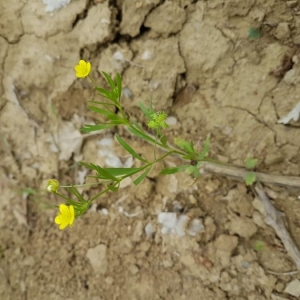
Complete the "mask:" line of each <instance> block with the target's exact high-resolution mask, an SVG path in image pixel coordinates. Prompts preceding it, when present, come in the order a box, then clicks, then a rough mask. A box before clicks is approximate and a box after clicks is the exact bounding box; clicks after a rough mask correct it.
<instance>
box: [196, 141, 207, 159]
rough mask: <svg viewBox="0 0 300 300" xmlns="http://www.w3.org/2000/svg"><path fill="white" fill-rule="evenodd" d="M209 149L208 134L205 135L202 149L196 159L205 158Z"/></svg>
mask: <svg viewBox="0 0 300 300" xmlns="http://www.w3.org/2000/svg"><path fill="white" fill-rule="evenodd" d="M209 149H210V140H209V136H207V138H206V140H205V142H204V146H203V150H202V151H201V152H200V154H199V155H198V159H203V158H205V157H206V156H207V155H208V152H209Z"/></svg>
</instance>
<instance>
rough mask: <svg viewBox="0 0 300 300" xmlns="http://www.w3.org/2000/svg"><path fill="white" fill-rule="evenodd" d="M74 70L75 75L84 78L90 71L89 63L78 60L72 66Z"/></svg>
mask: <svg viewBox="0 0 300 300" xmlns="http://www.w3.org/2000/svg"><path fill="white" fill-rule="evenodd" d="M74 70H75V71H76V76H77V77H78V78H85V77H86V76H88V75H89V74H90V72H91V63H89V62H86V61H85V60H80V61H79V64H78V65H76V66H75V67H74Z"/></svg>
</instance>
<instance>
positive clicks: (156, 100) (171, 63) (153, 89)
mask: <svg viewBox="0 0 300 300" xmlns="http://www.w3.org/2000/svg"><path fill="white" fill-rule="evenodd" d="M130 46H131V48H132V50H133V51H136V52H137V55H136V56H135V58H134V59H133V62H134V63H135V64H136V65H131V66H130V67H129V68H127V69H126V70H125V72H124V77H123V78H124V87H127V88H129V89H130V91H131V92H132V98H131V99H130V101H124V106H125V107H128V106H138V102H143V103H145V104H147V105H148V103H149V97H151V99H152V103H153V107H155V110H157V111H158V110H165V109H166V108H168V107H169V106H170V105H171V103H172V96H173V94H174V90H175V85H176V79H177V76H178V74H181V73H184V72H185V67H184V61H183V59H182V57H181V56H180V53H179V49H178V40H177V38H173V37H172V38H168V39H157V40H150V39H148V40H136V41H134V42H132V43H131V45H130ZM146 52H148V53H151V56H150V57H149V56H147V57H148V59H143V55H144V53H146ZM128 78H130V80H128Z"/></svg>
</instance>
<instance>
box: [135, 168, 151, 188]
mask: <svg viewBox="0 0 300 300" xmlns="http://www.w3.org/2000/svg"><path fill="white" fill-rule="evenodd" d="M151 169H152V167H149V168H147V169H146V170H145V171H144V173H142V175H140V176H139V177H138V178H137V179H136V180H134V181H133V183H134V184H135V185H138V184H140V183H141V182H142V181H143V180H144V179H145V178H146V177H147V175H148V174H149V172H150V171H151Z"/></svg>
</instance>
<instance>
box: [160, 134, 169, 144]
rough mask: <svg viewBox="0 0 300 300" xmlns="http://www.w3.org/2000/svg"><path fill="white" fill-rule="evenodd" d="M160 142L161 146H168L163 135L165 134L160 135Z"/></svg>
mask: <svg viewBox="0 0 300 300" xmlns="http://www.w3.org/2000/svg"><path fill="white" fill-rule="evenodd" d="M160 142H161V143H162V144H163V146H165V147H166V146H168V144H167V137H166V136H165V135H162V136H161V137H160Z"/></svg>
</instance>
